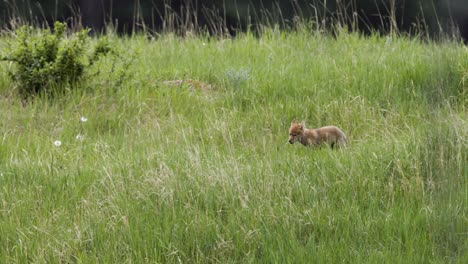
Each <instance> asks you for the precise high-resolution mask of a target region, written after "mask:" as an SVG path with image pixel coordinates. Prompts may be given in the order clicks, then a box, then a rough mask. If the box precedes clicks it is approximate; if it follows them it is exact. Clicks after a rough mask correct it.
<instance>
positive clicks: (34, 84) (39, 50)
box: [2, 22, 110, 97]
mask: <svg viewBox="0 0 468 264" xmlns="http://www.w3.org/2000/svg"><path fill="white" fill-rule="evenodd" d="M66 31H67V26H66V24H65V23H61V22H55V25H54V30H53V31H51V30H42V31H40V32H39V33H35V32H34V31H33V28H31V27H27V26H23V27H21V28H20V29H18V30H17V31H16V34H15V39H14V40H13V42H12V43H10V47H9V50H8V51H7V55H6V56H4V57H3V58H2V59H3V60H6V61H11V62H14V64H15V67H13V68H12V70H11V71H10V76H11V77H12V79H13V81H14V82H16V83H17V84H18V88H19V93H20V95H22V96H24V97H29V96H33V95H36V94H38V93H42V92H44V93H47V94H54V93H60V92H63V91H65V90H66V89H67V88H71V87H74V86H75V85H74V84H76V83H77V82H78V81H80V79H82V77H83V74H84V71H85V69H86V68H87V66H91V65H92V64H93V63H94V62H95V61H96V60H98V59H99V58H100V57H101V55H104V54H106V53H108V52H109V51H110V48H109V46H108V44H107V42H105V41H100V42H99V43H98V44H97V45H96V47H95V49H94V52H93V53H91V54H87V53H86V51H87V50H89V48H88V45H89V37H88V30H81V31H80V32H76V33H73V34H71V35H70V36H67V34H66Z"/></svg>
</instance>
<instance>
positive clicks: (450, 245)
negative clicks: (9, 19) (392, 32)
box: [0, 29, 468, 263]
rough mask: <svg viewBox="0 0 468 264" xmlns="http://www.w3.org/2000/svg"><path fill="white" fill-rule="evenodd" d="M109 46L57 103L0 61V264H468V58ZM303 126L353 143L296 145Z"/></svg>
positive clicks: (378, 49) (351, 50)
mask: <svg viewBox="0 0 468 264" xmlns="http://www.w3.org/2000/svg"><path fill="white" fill-rule="evenodd" d="M7 38H8V37H7V36H4V37H2V38H0V51H1V50H2V49H3V48H5V46H6V45H7V44H6V43H7ZM108 38H109V41H110V43H111V44H112V46H113V47H114V48H115V49H116V50H118V51H119V52H120V57H119V58H118V59H115V58H112V57H106V58H104V59H103V60H101V61H100V62H99V63H98V64H97V65H96V67H94V68H93V69H91V70H90V73H89V76H88V77H87V80H86V81H84V82H82V83H81V85H80V86H79V87H77V89H74V90H71V91H70V92H69V93H68V94H67V95H66V96H59V97H56V98H54V99H51V98H48V97H46V96H42V97H41V96H39V97H36V98H34V99H33V100H30V101H27V102H26V101H22V100H21V99H20V98H19V97H18V96H17V95H16V92H15V91H16V90H15V87H16V86H15V83H13V82H11V81H10V79H9V77H8V69H9V68H10V67H12V65H11V64H9V63H6V62H2V63H0V129H1V134H0V140H1V141H0V144H1V145H0V263H28V262H32V263H174V262H177V263H342V262H346V263H348V262H350V263H467V262H468V216H467V213H468V204H467V202H468V186H467V176H468V165H467V164H468V163H467V161H468V141H467V137H468V112H467V104H468V101H467V90H468V89H467V87H468V49H467V47H466V46H464V45H463V44H461V43H459V42H457V41H449V40H446V41H439V42H433V41H422V40H419V39H417V38H410V37H404V36H393V37H390V36H378V35H371V36H367V37H363V36H359V35H357V34H352V33H340V34H338V35H337V36H336V37H332V36H327V35H322V34H319V33H314V32H312V33H311V32H307V31H305V30H304V31H299V32H283V31H279V30H274V29H272V30H267V31H266V32H265V33H263V34H262V35H261V36H260V37H256V36H253V35H252V34H245V35H241V36H237V37H236V38H210V37H203V36H199V37H197V36H191V37H186V38H178V37H175V36H174V35H172V34H163V35H161V36H159V37H157V38H154V39H153V38H149V37H146V36H143V35H137V36H133V37H116V36H113V35H109V36H108ZM95 41H96V40H93V42H95ZM174 80H192V81H191V82H190V83H189V82H184V83H182V84H180V85H174V84H173V83H174V82H167V81H174ZM82 117H83V119H82ZM294 118H297V119H298V120H305V122H306V127H319V126H324V125H336V126H339V127H340V128H341V129H342V130H343V131H344V132H345V134H346V135H347V138H348V142H349V146H348V147H347V148H346V149H343V150H340V151H333V150H331V149H329V148H321V149H316V150H314V149H311V148H305V147H303V146H301V145H299V144H294V145H290V144H288V143H287V139H288V128H289V125H290V122H291V120H293V119H294ZM56 141H60V143H61V144H60V146H56V144H55V143H57V145H58V142H56Z"/></svg>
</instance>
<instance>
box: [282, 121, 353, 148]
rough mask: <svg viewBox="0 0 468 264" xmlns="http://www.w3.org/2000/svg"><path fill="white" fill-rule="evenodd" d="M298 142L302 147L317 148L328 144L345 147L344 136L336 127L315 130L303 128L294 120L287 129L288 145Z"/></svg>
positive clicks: (302, 125)
mask: <svg viewBox="0 0 468 264" xmlns="http://www.w3.org/2000/svg"><path fill="white" fill-rule="evenodd" d="M294 142H299V143H301V144H302V145H304V146H312V147H317V146H320V145H322V144H324V143H325V144H330V146H331V148H332V149H333V147H334V146H336V147H338V148H340V147H344V146H345V145H346V136H345V134H344V133H343V131H341V129H339V128H338V127H336V126H325V127H321V128H316V129H308V128H305V126H304V122H302V123H300V124H299V123H297V121H296V120H293V121H292V122H291V126H290V127H289V143H290V144H293V143H294Z"/></svg>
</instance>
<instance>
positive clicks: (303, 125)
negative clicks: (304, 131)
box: [301, 120, 305, 128]
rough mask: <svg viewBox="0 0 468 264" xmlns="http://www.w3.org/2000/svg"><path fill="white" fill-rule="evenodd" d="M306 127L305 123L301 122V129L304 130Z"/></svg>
mask: <svg viewBox="0 0 468 264" xmlns="http://www.w3.org/2000/svg"><path fill="white" fill-rule="evenodd" d="M304 127H305V121H304V120H302V122H301V128H304Z"/></svg>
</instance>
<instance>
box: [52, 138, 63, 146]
mask: <svg viewBox="0 0 468 264" xmlns="http://www.w3.org/2000/svg"><path fill="white" fill-rule="evenodd" d="M61 145H62V141H60V140H55V141H54V146H56V147H60V146H61Z"/></svg>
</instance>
